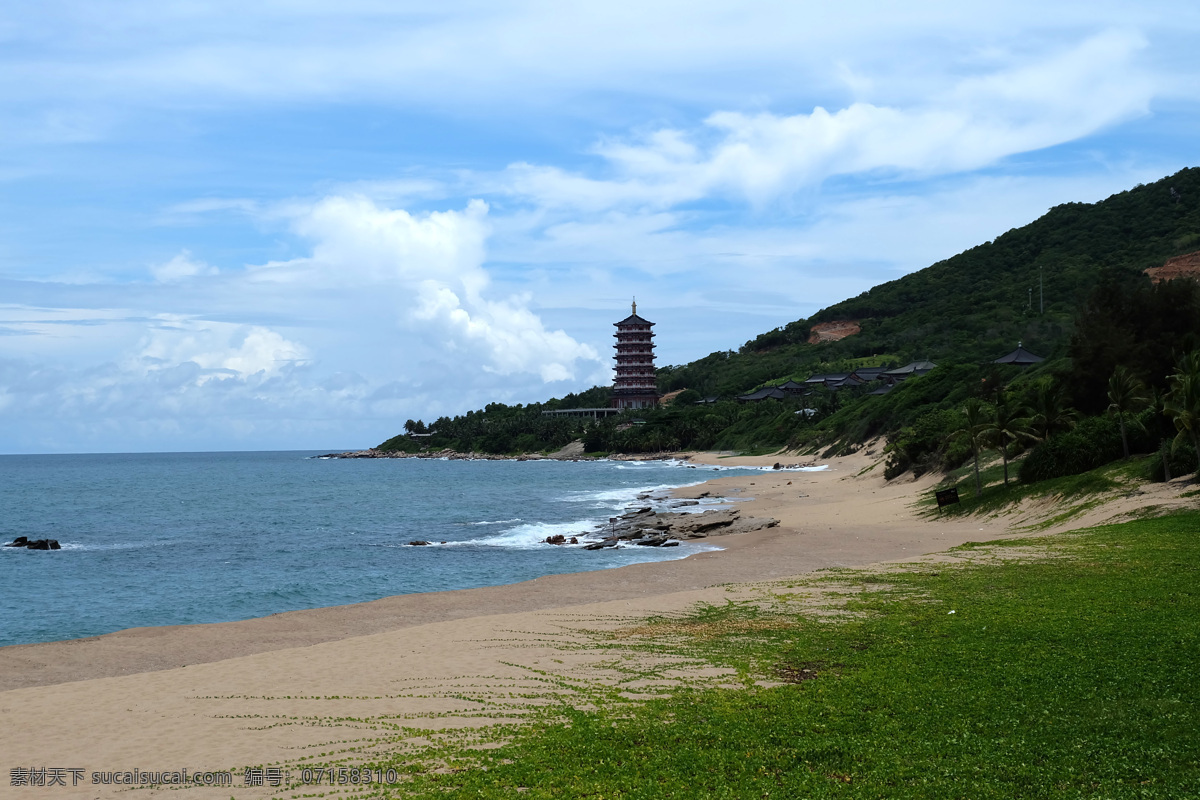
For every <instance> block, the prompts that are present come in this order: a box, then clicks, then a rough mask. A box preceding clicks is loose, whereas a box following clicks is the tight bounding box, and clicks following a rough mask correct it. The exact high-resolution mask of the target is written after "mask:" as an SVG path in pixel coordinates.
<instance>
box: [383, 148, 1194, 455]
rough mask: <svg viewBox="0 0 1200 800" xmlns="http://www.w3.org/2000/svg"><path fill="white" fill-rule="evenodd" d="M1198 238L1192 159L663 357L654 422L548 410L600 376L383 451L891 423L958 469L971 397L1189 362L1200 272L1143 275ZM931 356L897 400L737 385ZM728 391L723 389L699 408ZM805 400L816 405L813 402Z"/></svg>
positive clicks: (1093, 398) (1080, 398)
mask: <svg viewBox="0 0 1200 800" xmlns="http://www.w3.org/2000/svg"><path fill="white" fill-rule="evenodd" d="M881 246H884V243H881ZM1195 250H1200V169H1196V168H1191V169H1185V170H1183V171H1181V172H1179V173H1177V174H1175V175H1172V176H1169V177H1167V178H1164V179H1162V180H1160V181H1157V182H1155V183H1152V184H1148V185H1142V186H1137V187H1135V188H1133V189H1130V190H1128V191H1125V192H1121V193H1120V194H1116V195H1113V196H1112V197H1109V198H1108V199H1106V200H1103V201H1101V202H1099V203H1094V204H1086V203H1068V204H1066V205H1062V206H1058V207H1056V208H1053V209H1051V210H1050V211H1049V212H1048V213H1047V214H1046V215H1045V216H1043V217H1041V218H1040V219H1038V220H1036V221H1034V222H1032V223H1030V224H1029V225H1026V226H1024V227H1021V228H1017V229H1014V230H1011V231H1009V232H1007V233H1005V234H1003V235H1001V236H999V237H997V238H996V239H995V240H994V241H992V242H987V243H984V244H981V245H979V246H977V247H973V248H971V249H970V250H967V251H965V252H963V253H960V254H958V255H956V256H954V257H953V258H949V259H946V260H945V261H942V262H939V263H937V264H934V265H932V266H930V267H927V268H926V269H923V270H920V271H918V272H915V273H912V274H910V275H906V276H904V277H902V278H899V279H897V280H895V281H890V282H888V283H884V284H881V285H879V286H876V287H874V288H872V289H871V290H869V291H867V292H864V293H863V294H861V295H859V296H858V297H854V298H850V299H848V300H844V301H842V302H840V303H837V304H835V305H832V306H830V307H828V308H825V309H822V310H821V311H819V312H818V313H816V314H814V315H813V316H812V317H810V318H808V319H800V320H796V321H794V322H791V323H789V324H787V325H784V326H781V327H779V328H777V329H775V330H773V331H769V332H767V333H764V334H762V335H760V336H758V337H757V338H755V339H754V340H752V341H750V342H747V343H745V344H744V345H742V346H741V347H740V348H738V349H737V350H729V351H723V352H717V353H712V354H710V355H708V356H706V357H704V358H701V359H698V360H696V361H694V362H691V363H690V364H685V365H679V366H667V367H663V368H661V369H660V370H659V389H660V391H661V392H663V393H666V392H671V391H675V390H682V389H686V390H690V391H688V392H686V393H685V394H684V395H681V396H680V397H679V398H678V399H677V400H676V401H675V402H674V403H673V404H671V405H669V406H668V407H665V408H660V409H655V410H650V411H645V412H639V414H638V415H637V416H638V417H639V418H640V419H639V424H637V425H630V424H629V422H630V420H628V419H624V418H615V419H609V420H606V421H603V422H600V423H588V422H586V421H582V420H579V419H575V418H548V417H545V416H543V415H542V414H541V412H542V411H543V410H549V409H554V408H569V407H574V406H604V405H607V400H608V392H607V389H606V388H604V387H597V388H595V389H592V390H589V391H588V392H585V393H582V394H581V395H573V396H570V397H567V398H562V399H561V400H550V401H547V402H546V403H538V404H531V405H528V406H504V405H501V404H493V405H489V406H488V407H487V408H486V409H484V410H482V411H478V412H473V413H469V414H467V415H463V416H461V417H455V418H448V417H443V418H441V419H438V420H436V421H435V422H434V423H431V424H430V425H428V426H426V425H425V424H424V423H422V422H411V423H410V426H409V428H410V430H418V429H419V430H420V431H421V432H424V431H426V430H428V431H430V432H432V434H433V435H432V436H428V437H421V438H420V439H419V441H418V440H414V439H412V438H410V437H407V436H404V435H400V436H397V437H395V438H393V439H390V440H388V441H387V442H385V443H384V444H383V445H381V447H383V448H384V449H405V450H415V449H421V448H444V447H449V448H453V449H456V450H460V451H477V452H493V453H512V452H522V451H524V452H529V451H537V450H548V449H556V448H558V447H561V446H562V445H563V444H566V443H567V442H569V441H571V440H572V439H574V438H578V437H582V438H583V439H584V441H585V445H586V447H587V449H588V450H589V451H594V452H615V451H625V452H656V451H663V450H672V449H685V448H697V449H710V448H721V449H740V450H747V449H756V448H761V449H765V448H773V447H779V446H783V445H788V446H792V447H808V448H815V447H827V446H830V445H831V444H834V443H837V442H841V443H842V445H843V446H844V445H846V444H852V443H854V442H856V441H862V440H864V439H866V438H868V437H872V436H876V435H879V434H890V435H891V436H892V438H893V439H895V440H897V441H898V442H899V441H903V442H907V443H908V445H905V446H904V447H901V446H897V447H894V448H893V450H894V451H903V452H901V453H900V455H898V456H896V458H895V462H896V464H897V465H898V467H897V468H900V467H907V466H909V465H911V464H913V463H916V462H920V461H922V459H924V461H925V462H931V460H933V461H940V462H941V463H942V464H943V465H944V464H945V463H946V462H947V461H954V460H956V459H959V460H961V457H963V452H961V448H959V451H960V452H957V453H954V452H950V453H949V454H948V453H947V447H946V446H945V445H943V444H941V443H940V442H941V440H943V439H945V438H946V437H945V433H946V431H945V430H943V429H944V428H945V427H946V426H947V425H952V424H956V419H957V418H955V417H954V415H956V414H959V413H960V409H961V407H962V404H963V403H964V402H965V401H967V400H968V399H970V398H973V397H975V398H983V397H988V396H990V397H992V398H993V399H996V398H999V397H1000V394H1001V393H1003V392H1010V393H1012V394H1013V397H1014V398H1016V397H1018V396H1019V398H1020V400H1021V402H1022V403H1025V404H1026V405H1028V404H1029V403H1032V402H1034V401H1035V400H1036V396H1037V394H1038V392H1039V391H1040V392H1042V394H1043V395H1045V394H1046V392H1048V391H1050V389H1049V388H1047V387H1050V386H1051V384H1053V386H1052V387H1051V388H1053V392H1052V393H1053V394H1055V396H1058V397H1061V398H1062V400H1063V402H1068V401H1070V402H1073V403H1074V405H1075V406H1076V407H1078V408H1080V409H1082V410H1084V411H1085V412H1087V413H1097V412H1098V411H1101V410H1103V408H1104V406H1105V404H1106V402H1107V401H1105V400H1104V397H1103V395H1104V387H1105V385H1106V382H1107V381H1108V380H1109V379H1110V376H1111V374H1112V372H1113V370H1114V369H1115V368H1116V367H1118V366H1122V365H1123V366H1125V367H1127V368H1128V370H1130V371H1131V374H1132V375H1133V377H1134V378H1135V379H1136V380H1138V381H1139V382H1140V384H1141V385H1145V386H1147V387H1149V388H1150V389H1155V390H1158V391H1160V392H1162V391H1165V390H1166V384H1167V374H1168V372H1169V371H1170V370H1171V369H1172V365H1174V364H1175V363H1176V361H1177V359H1178V358H1179V356H1180V355H1181V354H1183V353H1185V352H1189V351H1190V350H1192V349H1194V348H1195V347H1196V346H1197V345H1198V344H1200V341H1196V340H1197V339H1198V338H1200V295H1198V294H1197V290H1196V285H1195V283H1194V282H1193V281H1191V280H1182V281H1180V280H1177V281H1173V282H1170V283H1164V284H1159V285H1158V286H1152V285H1151V282H1150V280H1149V278H1147V277H1146V276H1145V275H1144V274H1143V271H1144V270H1145V269H1147V268H1149V267H1158V266H1161V265H1162V264H1163V263H1164V262H1165V261H1166V260H1167V259H1169V258H1172V257H1174V256H1178V255H1180V254H1183V253H1188V252H1191V251H1195ZM838 321H853V322H855V323H857V324H858V326H860V328H861V331H860V332H858V333H856V334H854V335H851V336H848V337H846V338H843V339H841V340H838V341H826V342H820V343H817V344H810V343H809V337H810V331H811V330H812V328H813V326H814V325H818V324H821V323H831V322H838ZM1018 341H1021V342H1023V343H1024V345H1025V346H1026V347H1027V348H1028V349H1030V350H1032V351H1033V352H1035V353H1038V354H1040V355H1042V356H1045V357H1046V358H1047V360H1046V361H1045V362H1043V363H1042V364H1039V365H1037V366H1036V367H1032V368H1027V369H1020V368H1014V367H997V366H995V365H992V364H991V363H990V362H991V361H992V360H993V359H995V358H996V357H997V356H999V355H1001V354H1003V353H1006V352H1008V351H1010V350H1012V349H1013V348H1014V347H1015V346H1016V344H1017V342H1018ZM918 359H928V360H932V361H935V362H937V364H938V365H939V367H938V369H937V370H935V371H934V372H932V373H930V374H929V375H926V376H924V377H921V378H917V379H911V380H909V381H906V382H904V383H903V384H901V385H899V386H897V387H896V389H895V390H894V391H892V392H891V393H889V394H886V395H882V396H870V395H869V394H868V393H867V392H865V391H854V390H851V389H844V390H841V391H837V392H832V391H823V390H821V391H817V392H816V393H814V394H812V395H809V396H807V397H803V398H799V397H798V398H794V399H786V400H768V401H762V402H757V403H738V402H736V401H735V400H734V399H733V398H734V397H735V396H736V395H739V394H743V393H746V392H749V391H751V390H754V389H756V388H758V387H760V386H763V385H766V384H775V383H779V382H782V381H784V380H787V379H789V378H792V379H797V380H803V379H804V378H806V377H808V376H809V375H810V374H812V373H823V372H849V371H851V370H853V369H855V368H856V367H861V366H871V365H890V366H896V365H900V364H904V363H906V362H908V361H912V360H918ZM1039 387H1041V388H1039ZM714 396H715V397H718V398H720V401H719V402H715V403H709V404H703V405H697V404H695V401H696V400H697V399H699V398H700V397H714ZM1013 402H1016V400H1013ZM802 408H807V409H811V411H808V412H805V413H800V414H798V413H796V412H797V411H799V410H800V409H802ZM939 415H940V416H939ZM925 429H927V430H926V432H925V434H922V433H921V432H920V431H921V430H925ZM939 437H940V438H939ZM905 447H907V448H908V449H905ZM949 449H950V450H951V451H953V450H954V448H949ZM935 451H936V452H935Z"/></svg>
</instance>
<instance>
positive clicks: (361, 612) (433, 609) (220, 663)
mask: <svg viewBox="0 0 1200 800" xmlns="http://www.w3.org/2000/svg"><path fill="white" fill-rule="evenodd" d="M877 458H878V457H877V456H875V455H874V454H872V453H871V452H869V451H864V452H862V453H858V454H854V455H851V456H848V457H845V458H835V459H832V460H830V461H829V462H828V464H827V468H826V469H824V470H821V471H812V472H779V471H771V470H766V471H763V472H760V473H757V474H754V475H744V476H734V477H721V476H718V477H716V478H714V479H713V480H710V481H707V482H705V483H702V484H697V485H693V486H690V487H685V488H682V489H678V490H676V491H675V495H676V496H678V497H683V498H688V497H697V496H699V495H701V494H703V493H705V492H712V493H720V494H722V495H726V496H733V497H738V496H742V497H745V498H746V499H745V500H744V501H742V502H740V503H738V506H739V507H740V508H743V509H744V510H745V512H746V513H747V514H753V515H755V516H765V517H773V518H776V519H778V520H780V525H779V526H778V527H773V528H767V529H764V530H760V531H756V532H753V533H744V534H736V535H730V536H726V537H722V538H721V539H720V546H721V547H722V549H721V550H719V551H709V552H703V553H698V554H695V555H691V556H689V557H688V558H685V559H679V560H671V561H661V562H653V563H643V564H634V565H628V566H624V567H620V568H616V569H608V570H598V571H590V572H582V573H570V574H559V575H551V576H546V577H542V578H537V579H535V580H532V581H527V582H524V583H517V584H508V585H503V586H495V587H486V588H480V589H467V590H458V591H451V592H435V593H428V594H414V595H401V596H396V597H389V598H383V599H380V600H375V601H371V602H367V603H361V604H356V605H348V606H335V607H329V608H321V609H313V610H303V611H292V612H286V613H281V614H275V615H272V616H269V617H262V618H257V619H251V620H245V621H241V622H226V623H216V624H209V625H192V626H178V627H164V628H140V629H132V630H126V631H121V632H118V633H112V634H106V635H104V636H98V637H92V638H90V639H79V640H70V641H62V642H49V643H44V644H31V645H16V646H11V647H5V648H0V750H2V751H3V752H5V753H7V754H8V756H9V761H10V766H15V765H23V764H29V765H34V766H36V765H38V764H43V765H47V766H55V765H59V766H82V767H85V768H87V769H88V770H89V771H91V770H108V769H118V768H132V767H134V766H137V767H140V768H143V769H157V768H165V766H168V765H178V766H185V765H186V766H188V767H189V768H190V769H193V770H196V769H201V768H203V769H212V770H216V769H226V768H230V767H237V766H239V765H241V766H244V765H254V764H268V765H269V764H288V763H296V761H297V759H300V758H302V757H306V758H311V757H315V756H316V755H317V754H318V753H320V754H326V753H328V754H330V755H329V757H330V758H332V757H333V754H335V753H336V754H340V755H339V756H338V757H339V758H342V757H343V756H344V755H345V753H347V752H349V751H350V750H352V749H353V748H354V747H357V746H356V745H352V744H351V743H353V742H355V741H359V739H360V738H361V737H362V736H365V735H366V734H364V733H363V732H362V731H363V730H365V728H364V727H363V725H360V724H359V723H353V724H351V723H338V724H330V723H327V722H323V721H322V720H335V719H336V720H342V719H346V720H349V719H365V718H367V717H373V718H374V717H382V718H386V719H392V720H396V719H399V720H406V719H407V720H420V725H423V726H426V727H438V726H440V727H444V728H446V729H462V728H470V727H472V726H478V725H480V724H485V723H486V722H487V721H488V719H487V718H486V715H485V716H484V717H480V716H479V714H480V712H479V706H478V705H477V704H475V703H474V702H473V701H470V700H469V699H464V693H466V694H470V693H472V692H483V691H503V692H508V693H509V695H506V696H515V695H513V694H512V693H513V692H516V693H517V694H518V695H519V694H520V692H521V691H523V690H522V687H527V688H528V687H533V688H538V687H542V688H541V689H540V690H544V687H543V685H542V682H543V681H544V678H540V677H531V675H534V676H536V675H544V674H550V675H552V676H554V675H557V676H560V677H563V678H572V679H573V678H574V677H576V676H578V675H582V674H587V673H588V671H589V670H593V671H594V670H595V669H597V668H598V667H597V666H596V664H597V659H598V658H601V659H602V658H605V656H604V655H603V653H601V654H600V655H599V656H597V655H596V654H595V653H594V652H593V653H591V654H590V655H589V654H588V652H587V650H586V648H574V649H570V648H568V649H566V650H564V649H563V648H562V647H561V646H560V645H561V644H562V643H563V642H567V643H570V642H574V641H576V640H578V639H579V638H580V637H581V636H582V632H584V631H596V630H603V629H605V628H606V627H607V628H612V627H614V626H617V625H620V624H627V623H628V622H629V621H631V620H637V619H641V618H644V617H646V616H649V615H655V614H671V613H677V612H682V611H684V610H686V609H688V608H691V607H693V606H694V605H695V604H697V603H701V602H707V603H713V604H721V603H724V602H725V601H726V600H727V599H729V598H730V597H735V596H738V593H739V592H746V591H748V590H750V589H752V587H753V586H754V585H755V584H757V583H760V582H765V581H775V580H782V579H788V578H791V577H793V576H803V575H806V574H809V573H812V572H814V571H816V570H820V569H825V568H840V567H861V566H867V565H873V564H881V563H886V562H913V561H916V560H919V559H922V558H924V557H927V556H928V554H931V553H938V552H942V551H945V550H946V549H948V548H950V547H953V546H955V545H958V544H962V543H964V542H967V541H986V540H991V539H1001V538H1016V537H1020V536H1024V535H1027V534H1025V533H1022V532H1014V531H1013V530H1011V527H1010V520H1009V519H997V518H990V519H974V518H947V519H942V520H939V519H936V518H930V517H926V516H919V515H918V514H917V513H915V512H914V510H913V508H912V505H913V502H914V501H915V500H916V498H917V497H918V495H920V494H921V493H924V492H928V491H930V490H931V489H932V486H933V484H934V483H935V482H936V478H935V477H933V476H926V477H925V478H923V479H920V480H916V481H912V480H901V481H893V482H891V483H890V484H889V483H887V482H885V481H884V480H883V479H882V475H881V472H882V469H881V468H878V469H873V468H872V464H874V463H875V461H876V460H877ZM692 460H693V463H695V464H697V465H698V466H706V465H727V466H757V467H770V466H773V464H774V463H775V462H776V461H779V460H781V458H780V457H779V456H764V457H758V458H726V457H721V456H720V455H718V454H693V455H692ZM1176 493H1178V492H1177V490H1176ZM1142 501H1143V502H1144V501H1145V499H1144V498H1143V499H1142ZM1131 502H1132V501H1131ZM1097 513H1099V512H1097ZM1104 513H1108V514H1110V515H1111V509H1109V511H1107V512H1104ZM1097 521H1098V520H1097ZM1073 523H1074V524H1072V526H1071V527H1079V526H1082V525H1085V524H1091V520H1089V519H1086V518H1084V519H1076V520H1074V521H1073ZM573 637H574V638H573ZM589 659H591V660H589ZM530 681H536V684H534V683H530ZM480 687H486V688H480ZM514 713H515V712H514ZM280 720H292V722H286V723H281V722H280ZM405 724H414V725H415V724H417V723H405ZM88 730H103V731H105V735H104V736H102V737H100V736H88V737H81V736H80V733H79V732H80V731H88ZM389 730H390V729H389ZM356 731H357V732H356ZM388 735H389V736H391V735H392V734H388ZM356 737H359V738H356ZM379 741H380V742H381V743H382V742H383V739H380V740H379ZM399 741H400V740H398V739H388V740H387V742H389V743H391V744H389V745H388V746H391V745H393V744H396V743H397V742H399ZM381 746H382V745H381ZM346 757H348V756H346ZM235 785H237V786H239V792H238V796H239V797H242V796H268V795H271V794H272V792H271V791H270V790H269V788H268V789H265V790H261V791H259V790H254V791H249V792H248V791H243V790H241V781H240V776H239V780H238V782H237V783H236V784H235ZM116 790H118V787H104V788H102V789H100V790H99V791H98V787H91V786H82V785H81V786H79V787H75V788H72V787H70V786H68V787H66V788H65V789H59V790H56V796H71V797H73V796H79V797H83V796H85V795H86V796H88V797H97V796H108V795H109V794H112V793H114V792H115V791H116ZM167 790H168V789H167V788H165V787H158V788H153V789H147V790H146V791H148V792H149V793H150V795H148V796H152V795H156V794H157V792H159V791H167ZM198 791H200V792H201V794H202V795H203V796H206V797H207V796H210V795H211V793H209V792H205V791H204V790H203V789H200V790H198ZM276 793H278V790H277V792H276ZM226 794H228V792H226ZM211 796H216V795H211Z"/></svg>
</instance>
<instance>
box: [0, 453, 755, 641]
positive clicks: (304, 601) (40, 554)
mask: <svg viewBox="0 0 1200 800" xmlns="http://www.w3.org/2000/svg"><path fill="white" fill-rule="evenodd" d="M315 455H317V454H315V453H302V452H271V453H264V452H257V453H156V454H126V455H46V456H0V501H2V502H3V509H4V513H3V516H2V517H0V540H3V542H9V541H12V540H13V539H14V538H15V537H17V536H27V537H29V538H30V539H57V540H58V541H59V543H60V544H61V545H62V550H57V551H29V550H25V549H23V548H0V597H2V598H3V604H4V610H3V613H0V645H10V644H21V643H27V642H41V641H52V640H57V639H71V638H77V637H82V636H92V635H96V634H102V633H109V632H112V631H116V630H122V629H125V628H133V627H143V626H152V625H180V624H191V623H201V622H223V621H229V620H237V619H247V618H250V617H258V616H265V615H267V614H273V613H277V612H281V611H290V610H294V609H302V608H316V607H321V606H332V605H341V604H345V603H357V602H363V601H367V600H374V599H377V598H380V597H387V596H390V595H397V594H408V593H412V592H431V591H443V590H449V589H464V588H471V587H478V586H491V585H497V584H504V583H516V582H519V581H524V580H530V579H532V578H536V577H538V576H541V575H550V574H555V573H564V572H581V571H585V570H594V569H606V568H611V567H619V566H623V565H625V564H632V563H637V562H643V561H657V560H666V559H674V558H683V557H686V556H688V555H690V554H692V553H695V552H697V551H698V550H701V549H712V548H713V545H712V544H707V543H699V544H697V543H687V542H685V543H683V544H681V545H680V546H679V547H673V548H668V549H660V548H650V547H634V546H630V547H625V548H621V549H617V550H612V549H609V550H602V551H586V550H583V549H582V548H580V547H570V546H567V547H561V546H555V545H549V544H545V542H544V540H545V539H546V538H547V537H548V536H552V535H554V534H558V533H561V534H564V535H566V536H568V538H569V537H570V536H571V535H578V534H582V533H585V532H588V531H592V530H595V529H596V528H597V526H601V525H603V524H604V523H605V522H607V520H608V519H609V518H610V517H612V516H615V515H616V514H619V513H621V512H622V511H624V510H626V509H627V508H628V507H629V505H630V504H631V503H633V502H634V501H635V500H636V499H637V497H638V495H640V494H644V493H646V492H658V493H659V494H663V493H665V492H666V490H667V489H669V488H671V487H677V486H682V485H687V484H692V483H698V482H700V481H703V480H707V479H709V478H712V477H716V476H717V474H718V473H717V472H715V471H712V468H710V467H700V468H697V467H690V466H688V465H686V464H683V463H680V462H664V461H650V462H623V461H607V460H604V461H580V462H560V461H450V460H440V459H320V458H314V457H313V456H315ZM753 471H754V470H742V469H724V468H722V470H720V473H721V474H738V473H749V472H753ZM707 502H717V501H707ZM414 540H422V541H429V542H433V543H434V544H432V545H429V546H412V545H409V544H408V543H409V542H410V541H414Z"/></svg>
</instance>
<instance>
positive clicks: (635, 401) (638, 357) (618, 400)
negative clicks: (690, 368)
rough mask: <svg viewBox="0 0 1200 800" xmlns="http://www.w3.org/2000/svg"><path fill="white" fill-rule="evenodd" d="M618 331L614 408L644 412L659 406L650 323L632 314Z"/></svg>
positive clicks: (635, 308)
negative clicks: (651, 407)
mask: <svg viewBox="0 0 1200 800" xmlns="http://www.w3.org/2000/svg"><path fill="white" fill-rule="evenodd" d="M613 324H614V325H616V327H617V332H616V334H615V336H616V339H617V344H616V349H617V380H616V383H614V384H613V394H612V407H613V408H647V407H649V406H654V405H657V404H658V381H657V379H656V376H655V372H654V333H653V332H652V331H651V330H650V328H652V327H653V326H654V323H653V322H650V321H648V320H644V319H642V318H641V317H639V316H638V313H637V302H636V301H635V302H634V304H633V313H632V314H630V315H629V316H628V317H626V318H625V319H623V320H621V321H620V322H614V323H613Z"/></svg>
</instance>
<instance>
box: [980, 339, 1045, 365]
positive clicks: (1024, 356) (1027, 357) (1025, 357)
mask: <svg viewBox="0 0 1200 800" xmlns="http://www.w3.org/2000/svg"><path fill="white" fill-rule="evenodd" d="M1045 360H1046V359H1044V358H1042V357H1041V356H1035V355H1034V354H1033V353H1031V352H1029V351H1028V350H1026V349H1025V348H1024V347H1022V346H1021V343H1020V342H1018V343H1017V349H1016V350H1013V351H1012V352H1011V353H1009V354H1008V355H1005V356H1000V357H999V358H997V359H996V360H995V361H993V362H992V363H993V364H1016V365H1017V366H1018V367H1027V366H1029V365H1030V364H1036V363H1038V362H1039V361H1045Z"/></svg>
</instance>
